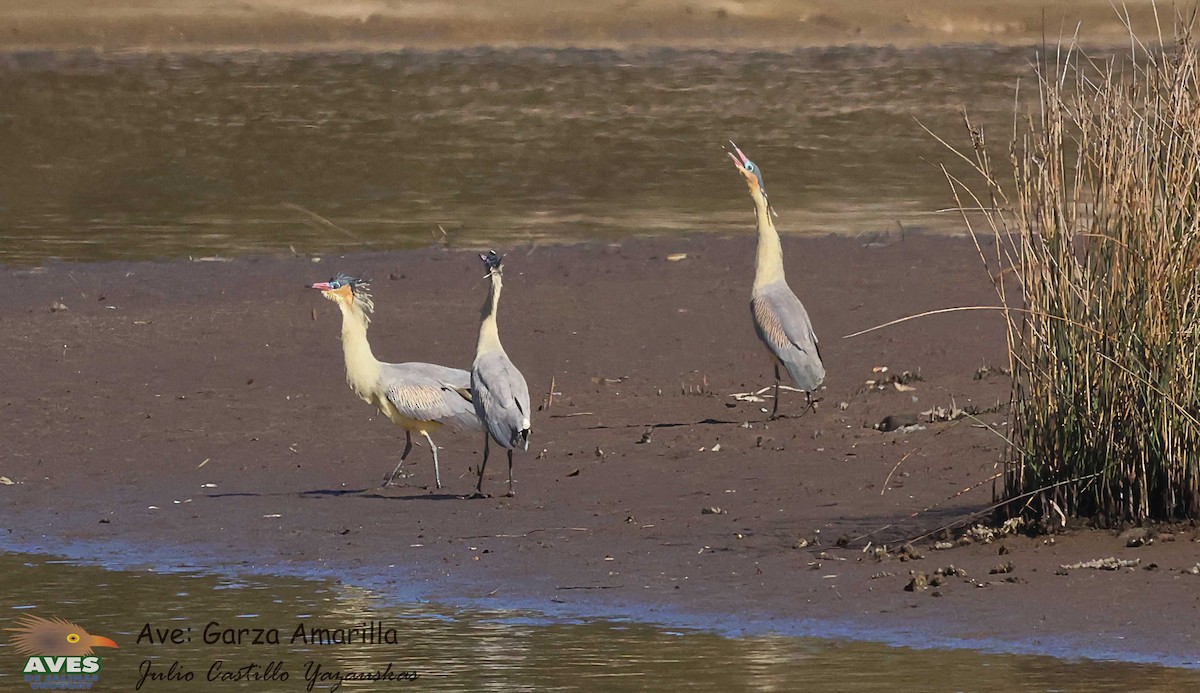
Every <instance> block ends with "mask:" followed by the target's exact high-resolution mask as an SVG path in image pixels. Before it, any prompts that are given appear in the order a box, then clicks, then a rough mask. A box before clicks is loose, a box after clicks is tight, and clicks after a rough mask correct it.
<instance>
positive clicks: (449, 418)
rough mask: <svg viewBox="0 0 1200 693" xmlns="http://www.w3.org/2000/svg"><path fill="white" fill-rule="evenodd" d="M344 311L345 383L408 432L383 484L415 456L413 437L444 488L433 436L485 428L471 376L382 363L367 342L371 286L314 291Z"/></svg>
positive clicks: (350, 284) (332, 285) (338, 284)
mask: <svg viewBox="0 0 1200 693" xmlns="http://www.w3.org/2000/svg"><path fill="white" fill-rule="evenodd" d="M311 288H313V289H317V290H318V291H320V292H321V295H323V296H324V297H325V298H327V299H329V300H330V301H333V302H334V303H336V304H337V305H338V307H339V308H341V309H342V353H343V354H344V356H345V357H346V382H347V383H349V385H350V389H351V390H354V394H356V395H358V396H359V397H361V398H362V400H363V401H364V402H367V403H369V404H373V405H375V406H376V407H378V408H379V411H381V412H383V415H384V416H386V417H388V419H390V420H391V421H392V423H394V424H396V425H397V426H399V427H400V428H403V429H404V452H403V453H401V454H400V462H399V463H397V464H396V468H395V469H394V470H392V473H391V474H389V475H388V476H387V477H386V478H385V479H384V481H383V485H384V486H390V485H391V484H392V482H393V481H394V480H395V478H396V475H397V474H399V473H400V468H401V466H403V465H404V459H405V458H406V457H408V453H409V452H411V451H412V447H413V443H412V434H413V433H420V434H421V435H423V436H425V440H427V441H429V449H430V450H431V451H432V452H433V478H434V481H435V482H436V483H437V487H438V488H441V487H442V474H441V470H439V469H438V449H437V446H436V445H434V443H433V438H430V437H429V433H430V432H431V431H436V430H438V429H439V428H441V427H442V425H443V424H446V423H452V424H455V425H457V426H459V427H461V428H475V429H478V428H479V427H480V424H479V418H478V417H476V416H475V409H474V408H473V407H472V406H471V403H470V401H469V399H470V391H469V390H468V387H469V386H470V382H471V374H470V373H467V372H466V371H464V370H462V369H460V368H447V367H446V366H437V365H434V364H432V363H415V362H414V363H382V362H381V361H379V360H378V359H376V358H375V355H374V354H373V353H372V352H371V345H370V343H369V342H367V325H368V324H370V322H371V317H370V315H371V312H372V311H373V310H374V309H375V304H374V303H373V302H372V301H371V294H370V293H369V292H368V286H367V282H366V281H364V280H362V279H355V278H353V277H347V276H346V275H344V274H339V275H337V276H336V277H334V278H333V279H330V280H329V281H327V282H318V283H316V284H313V285H312V286H311Z"/></svg>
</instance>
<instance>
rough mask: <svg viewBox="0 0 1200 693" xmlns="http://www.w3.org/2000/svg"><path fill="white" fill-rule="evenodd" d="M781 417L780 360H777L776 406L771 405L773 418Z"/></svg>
mask: <svg viewBox="0 0 1200 693" xmlns="http://www.w3.org/2000/svg"><path fill="white" fill-rule="evenodd" d="M778 418H779V362H778V361H776V362H775V406H773V407H771V420H772V421H774V420H775V419H778Z"/></svg>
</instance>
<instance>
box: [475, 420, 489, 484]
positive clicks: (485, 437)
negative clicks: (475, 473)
mask: <svg viewBox="0 0 1200 693" xmlns="http://www.w3.org/2000/svg"><path fill="white" fill-rule="evenodd" d="M490 442H491V441H490V439H489V437H488V432H487V431H484V432H483V462H482V463H481V464H480V465H479V481H478V483H476V484H475V495H476V496H479V497H483V470H484V469H487V458H488V443H490Z"/></svg>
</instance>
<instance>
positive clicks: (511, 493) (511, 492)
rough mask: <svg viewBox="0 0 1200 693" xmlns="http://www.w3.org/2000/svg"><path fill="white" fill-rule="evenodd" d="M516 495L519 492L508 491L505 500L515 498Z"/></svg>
mask: <svg viewBox="0 0 1200 693" xmlns="http://www.w3.org/2000/svg"><path fill="white" fill-rule="evenodd" d="M515 495H517V492H516V491H514V490H512V489H509V490H508V493H506V494H504V497H505V498H512V497H513V496H515Z"/></svg>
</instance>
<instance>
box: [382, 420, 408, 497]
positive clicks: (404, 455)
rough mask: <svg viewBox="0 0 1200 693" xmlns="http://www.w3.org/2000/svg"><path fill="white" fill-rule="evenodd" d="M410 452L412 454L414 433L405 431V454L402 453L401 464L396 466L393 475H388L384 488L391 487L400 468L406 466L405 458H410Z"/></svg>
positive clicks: (384, 481)
mask: <svg viewBox="0 0 1200 693" xmlns="http://www.w3.org/2000/svg"><path fill="white" fill-rule="evenodd" d="M409 452H412V433H411V432H409V431H405V432H404V452H402V453H400V462H398V463H397V464H396V468H395V469H393V470H392V473H391V474H388V475H387V478H385V479H384V480H383V485H384V486H391V485H392V482H393V481H395V480H396V475H397V474H399V473H400V468H401V467H403V466H404V458H405V457H408V453H409Z"/></svg>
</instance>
